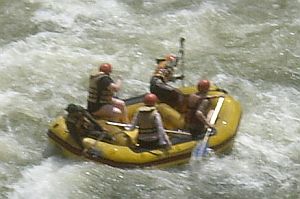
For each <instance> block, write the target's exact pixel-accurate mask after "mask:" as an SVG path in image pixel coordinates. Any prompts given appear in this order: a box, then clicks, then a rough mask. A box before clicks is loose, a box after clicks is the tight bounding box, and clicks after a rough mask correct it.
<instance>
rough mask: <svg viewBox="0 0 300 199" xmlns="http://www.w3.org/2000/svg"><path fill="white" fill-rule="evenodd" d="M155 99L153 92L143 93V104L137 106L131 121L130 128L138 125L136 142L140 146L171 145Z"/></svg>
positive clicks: (151, 147) (156, 146)
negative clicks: (137, 108)
mask: <svg viewBox="0 0 300 199" xmlns="http://www.w3.org/2000/svg"><path fill="white" fill-rule="evenodd" d="M156 101H157V97H156V95H155V94H152V93H149V94H147V95H145V97H144V104H145V106H142V107H140V108H139V110H138V112H137V113H136V114H135V116H134V118H133V120H132V123H131V129H133V128H134V127H136V126H138V127H139V133H138V136H137V142H138V144H139V146H140V147H142V148H148V149H153V148H158V147H170V146H171V142H170V140H169V138H168V136H167V134H166V132H165V130H164V128H163V123H162V119H161V116H160V114H159V113H158V111H157V109H156V107H155V104H156Z"/></svg>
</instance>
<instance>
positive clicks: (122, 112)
mask: <svg viewBox="0 0 300 199" xmlns="http://www.w3.org/2000/svg"><path fill="white" fill-rule="evenodd" d="M111 73H112V65H111V64H110V63H102V64H100V66H99V69H98V71H97V72H96V73H95V74H92V75H90V79H89V90H88V99H87V101H88V104H87V109H88V111H89V112H90V113H91V114H92V115H93V116H95V117H99V118H103V119H110V120H112V121H118V122H128V118H127V110H126V106H125V102H124V101H123V100H120V99H117V98H115V97H113V96H114V94H115V93H116V92H118V91H119V90H120V88H121V83H122V81H121V80H120V79H118V80H117V81H116V82H114V80H113V79H112V78H111V77H110V74H111Z"/></svg>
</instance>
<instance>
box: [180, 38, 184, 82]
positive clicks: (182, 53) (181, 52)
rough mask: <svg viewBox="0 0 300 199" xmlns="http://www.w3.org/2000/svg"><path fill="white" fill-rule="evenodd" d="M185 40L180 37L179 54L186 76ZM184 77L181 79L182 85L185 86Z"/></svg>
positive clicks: (182, 69)
mask: <svg viewBox="0 0 300 199" xmlns="http://www.w3.org/2000/svg"><path fill="white" fill-rule="evenodd" d="M184 41H185V39H184V38H183V37H181V38H180V48H179V55H180V58H179V59H180V61H181V73H182V76H183V77H184ZM183 79H184V78H182V79H181V83H182V86H184V81H183Z"/></svg>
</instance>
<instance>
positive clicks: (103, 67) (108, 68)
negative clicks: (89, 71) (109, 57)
mask: <svg viewBox="0 0 300 199" xmlns="http://www.w3.org/2000/svg"><path fill="white" fill-rule="evenodd" d="M99 70H100V71H101V72H104V73H105V74H109V73H111V71H112V65H111V64H109V63H103V64H101V65H100V67H99Z"/></svg>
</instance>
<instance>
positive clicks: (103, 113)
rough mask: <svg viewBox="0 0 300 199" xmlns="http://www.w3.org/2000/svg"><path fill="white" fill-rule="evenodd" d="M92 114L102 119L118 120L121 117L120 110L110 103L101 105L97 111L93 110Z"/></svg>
mask: <svg viewBox="0 0 300 199" xmlns="http://www.w3.org/2000/svg"><path fill="white" fill-rule="evenodd" d="M92 114H93V115H94V116H97V117H100V118H103V119H107V120H113V121H118V122H119V121H120V119H121V118H122V111H121V110H120V109H119V108H118V107H115V106H114V105H112V104H106V105H103V106H102V107H101V108H100V109H99V110H98V111H95V112H93V113H92Z"/></svg>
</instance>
